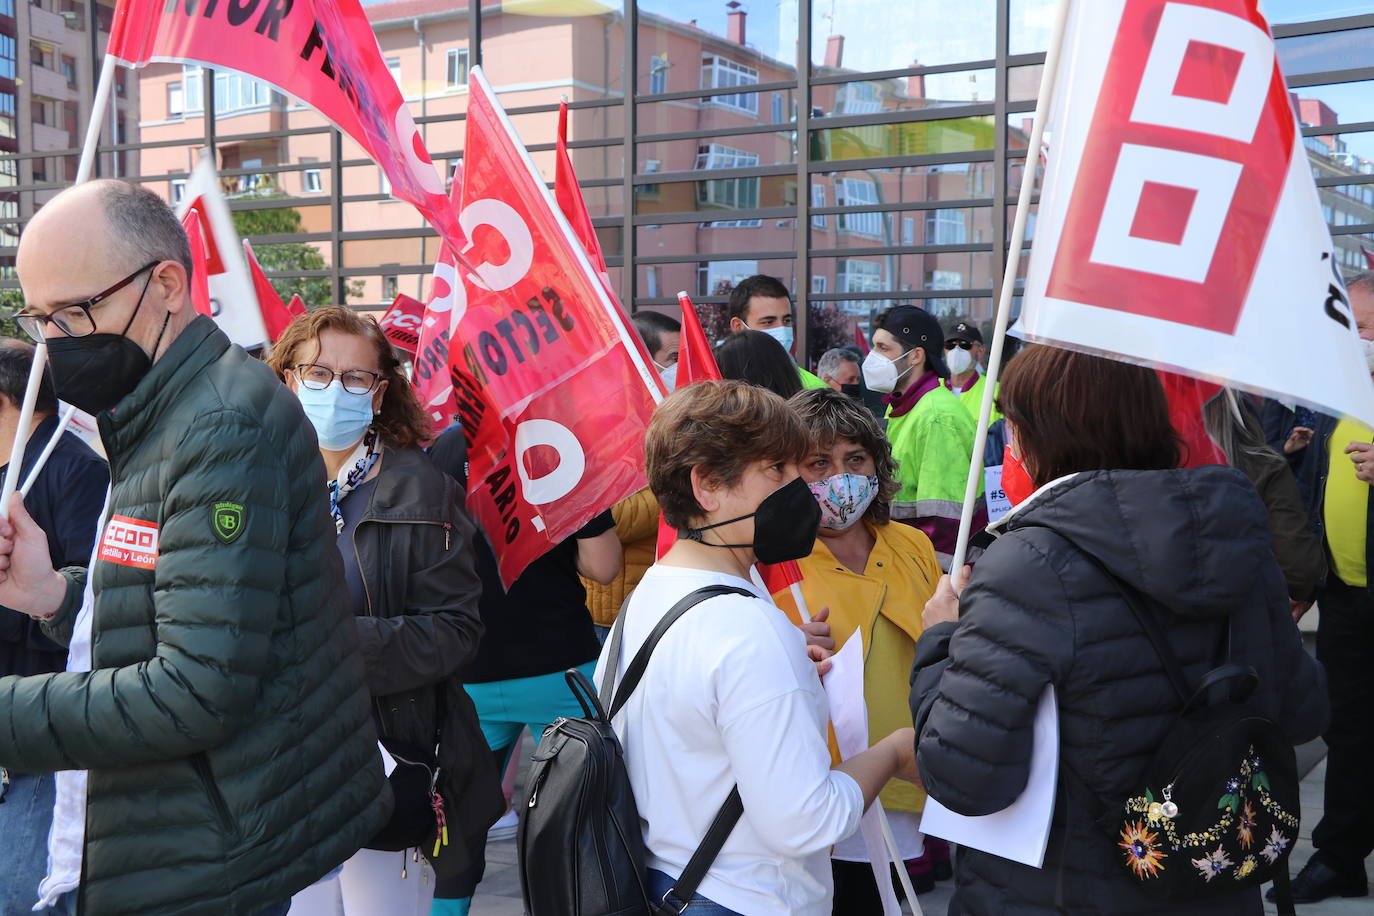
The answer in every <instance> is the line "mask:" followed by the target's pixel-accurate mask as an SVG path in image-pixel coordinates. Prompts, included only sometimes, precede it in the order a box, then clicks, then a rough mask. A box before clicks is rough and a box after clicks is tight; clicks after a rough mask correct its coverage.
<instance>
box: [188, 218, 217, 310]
mask: <svg viewBox="0 0 1374 916" xmlns="http://www.w3.org/2000/svg"><path fill="white" fill-rule="evenodd" d="M203 225H204V218H203V217H202V216H201V213H200V211H199V210H197V209H195V208H194V207H193V208H191V209H190V210H187V211H186V212H185V213H184V214H182V217H181V228H182V229H185V230H186V242H187V247H188V248H189V249H190V250H191V306H192V307H193V308H195V310H196V312H197V313H199V314H201V315H204V316H206V317H207V318H214V317H215V303H214V302H213V301H212V300H211V299H210V284H209V282H208V277H209V275H210V269H211V268H210V252H209V249H208V248H206V246H205V233H204V232H203V231H202V229H201V227H202V226H203Z"/></svg>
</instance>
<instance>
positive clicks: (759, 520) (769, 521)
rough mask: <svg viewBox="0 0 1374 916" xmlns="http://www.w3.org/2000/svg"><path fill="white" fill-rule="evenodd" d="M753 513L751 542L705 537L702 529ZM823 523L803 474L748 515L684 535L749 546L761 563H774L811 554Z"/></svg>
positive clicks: (702, 542)
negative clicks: (752, 537)
mask: <svg viewBox="0 0 1374 916" xmlns="http://www.w3.org/2000/svg"><path fill="white" fill-rule="evenodd" d="M750 516H752V517H753V519H754V543H752V544H712V543H710V542H709V541H706V540H704V539H703V538H702V536H701V533H702V532H703V531H710V530H711V529H712V528H719V527H721V526H722V525H732V524H734V523H735V522H739V521H743V520H744V519H746V518H749V517H750ZM820 525H821V507H820V504H818V503H817V502H816V497H814V496H812V495H811V490H810V488H808V487H807V486H806V481H804V480H802V479H801V478H800V477H798V478H796V479H795V480H793V481H792V482H791V483H787V484H783V485H782V486H780V487H778V488H777V489H776V490H774V491H773V492H772V493H769V494H768V496H767V497H765V498H764V500H763V502H761V503H759V507H758V508H757V509H755V510H754V511H753V512H751V513H749V515H741V516H739V517H738V518H732V519H727V520H726V521H723V522H716V523H715V524H714V525H706V526H705V527H702V528H688V529H687V530H686V531H685V532H684V533H683V535H682V536H683V537H685V538H687V539H688V540H689V541H696V542H697V543H698V544H705V545H706V546H707V547H736V548H750V549H752V550H753V551H754V556H756V557H758V558H759V562H760V563H767V564H768V565H770V566H771V565H772V564H774V563H786V562H787V561H788V560H800V559H801V558H802V557H805V556H809V555H810V554H811V548H812V547H813V546H815V543H816V531H817V530H818V529H819V528H820Z"/></svg>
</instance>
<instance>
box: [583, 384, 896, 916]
mask: <svg viewBox="0 0 1374 916" xmlns="http://www.w3.org/2000/svg"><path fill="white" fill-rule="evenodd" d="M807 448H808V436H807V434H806V431H805V429H804V428H803V427H802V425H801V422H800V420H799V419H798V418H797V415H796V414H795V413H794V412H793V411H792V410H791V409H790V408H789V407H788V406H787V404H786V403H785V402H784V401H783V400H782V399H781V398H779V397H778V396H777V395H775V394H773V393H772V392H769V391H765V390H763V389H761V388H755V387H753V386H750V385H746V384H743V383H741V382H735V381H719V382H703V383H700V384H697V385H692V386H690V387H688V388H684V389H681V390H679V391H677V392H675V393H673V394H672V395H670V396H669V397H668V398H667V399H666V400H665V401H664V402H663V403H662V404H661V405H660V406H659V407H658V409H657V410H656V411H655V412H654V416H653V420H652V421H651V422H650V424H649V430H648V435H647V437H646V440H645V463H646V467H647V470H648V476H649V486H650V488H651V489H652V490H653V493H654V496H655V497H656V498H657V499H658V503H659V506H660V507H661V508H662V510H663V517H664V521H665V522H667V523H668V524H669V525H671V526H672V527H673V528H675V529H677V531H678V536H679V539H678V540H677V541H676V543H674V545H673V546H672V548H671V549H670V550H669V551H668V552H667V553H666V554H665V555H664V556H663V557H662V558H661V559H660V560H659V561H658V562H657V563H655V564H654V565H653V566H652V567H651V568H650V569H649V571H648V572H647V573H645V575H644V578H643V579H642V580H641V581H640V585H639V588H637V589H636V590H635V592H634V594H633V595H632V596H631V598H630V601H629V603H628V605H627V606H626V608H625V610H624V611H623V612H622V615H621V620H622V621H623V622H622V623H621V624H620V626H621V627H623V631H622V632H621V633H619V634H612V639H615V638H616V636H617V635H619V636H620V637H621V638H622V639H623V646H622V649H621V652H620V656H619V658H620V665H619V669H618V670H617V671H616V672H614V676H615V678H616V679H617V680H618V679H619V677H620V676H621V675H623V673H624V667H625V666H626V665H628V663H629V660H630V659H631V658H633V657H634V655H635V652H636V651H637V650H638V649H639V647H640V646H641V645H642V644H643V643H644V641H645V639H646V637H647V636H648V634H649V633H650V631H652V630H653V628H654V627H655V625H656V624H657V623H658V622H659V620H660V619H662V618H663V617H664V615H665V614H666V613H667V612H668V610H669V609H670V608H672V607H673V605H674V604H676V603H677V602H678V601H679V600H680V599H682V598H684V597H685V596H687V595H689V594H691V593H692V592H694V591H696V590H697V589H699V588H701V587H703V586H710V585H726V586H732V587H734V588H738V589H742V590H744V591H745V592H747V593H748V597H745V596H743V595H735V594H727V595H721V596H717V597H714V598H710V599H709V600H706V601H704V602H702V603H701V604H698V605H697V606H695V607H693V608H692V609H691V610H689V611H688V612H687V613H686V615H685V616H684V617H683V618H682V619H681V620H680V621H678V623H677V624H676V625H675V626H673V627H671V628H670V629H668V630H667V632H666V634H665V635H664V637H663V639H662V641H661V642H660V643H659V644H658V647H657V649H656V650H655V651H654V653H653V658H652V659H651V661H650V662H649V665H648V668H647V670H646V672H645V674H644V677H643V680H642V681H641V682H640V683H639V686H638V688H637V689H636V690H635V691H634V693H633V694H631V695H630V698H629V701H628V702H627V703H626V704H625V706H624V707H623V709H622V710H621V712H620V713H618V714H617V715H616V718H615V721H614V723H613V724H614V726H615V730H616V733H617V734H618V735H619V737H620V740H621V741H622V743H623V745H624V749H625V761H626V765H627V768H628V770H629V776H630V784H631V786H632V787H633V789H634V794H635V799H636V801H637V803H638V805H639V814H640V820H641V822H642V826H643V832H644V843H645V849H646V856H647V864H648V866H649V890H650V891H651V893H652V894H653V895H654V896H655V898H656V899H658V898H661V897H662V896H663V895H664V894H665V893H667V892H668V891H669V890H670V889H671V888H672V887H673V885H674V883H675V882H676V880H677V878H678V877H679V876H680V875H681V874H682V870H683V868H684V867H685V866H686V864H687V861H688V859H690V857H691V855H692V853H693V852H694V851H695V850H696V848H697V846H698V845H699V844H700V843H701V841H702V838H703V837H704V836H705V835H706V830H707V827H708V826H709V825H710V823H711V821H712V819H713V818H714V817H715V815H716V812H717V811H718V810H719V809H720V806H721V804H722V803H723V802H724V801H725V799H726V797H727V795H728V794H729V793H730V789H731V787H732V786H735V785H738V787H739V792H740V796H741V798H742V800H743V803H744V814H743V817H742V818H741V819H740V820H739V822H738V823H737V824H736V825H735V827H734V829H733V831H732V832H731V834H730V836H729V838H728V839H727V840H726V842H725V845H724V847H723V848H722V849H721V851H720V854H719V855H718V856H717V857H716V859H715V861H714V862H713V863H712V864H711V867H710V869H709V871H708V872H707V874H706V877H705V879H704V880H703V881H702V882H701V885H700V887H699V888H698V893H697V894H696V896H695V898H694V899H693V900H691V901H686V900H684V901H681V902H682V903H689V902H690V903H691V905H692V912H701V913H725V914H729V913H748V914H750V916H758V914H779V916H782V914H795V916H822V914H829V912H830V893H831V876H830V864H829V851H830V847H831V846H832V845H834V844H835V843H836V842H838V841H839V840H841V839H843V838H844V837H846V836H848V835H849V834H850V833H852V832H853V831H854V830H855V828H856V827H857V826H858V821H859V816H860V814H861V813H862V812H863V810H864V808H866V807H867V806H868V805H869V803H871V802H872V800H873V798H874V797H875V796H876V795H877V793H878V791H879V790H880V789H881V788H882V787H883V786H884V785H886V784H887V782H888V780H890V779H891V778H892V777H894V776H901V777H903V778H906V779H909V780H913V781H914V780H915V778H916V774H915V771H914V768H913V766H912V747H911V742H912V739H913V734H912V732H911V731H910V730H909V729H901V730H898V731H896V732H894V733H893V734H891V735H889V736H887V737H885V738H882V739H881V740H879V741H878V742H877V743H876V745H875V746H874V747H872V748H870V749H869V750H868V751H866V752H864V753H863V754H860V755H857V756H855V757H854V758H852V759H850V760H849V761H847V762H845V763H843V764H840V765H839V766H837V767H833V768H832V766H831V760H830V753H829V750H828V749H827V746H826V728H827V722H828V720H829V715H828V711H827V709H828V708H827V704H826V699H825V694H824V692H823V691H822V689H821V685H820V680H819V679H818V678H817V676H816V669H815V666H814V665H813V661H812V659H811V658H809V657H808V656H809V655H813V656H816V657H819V656H820V655H821V654H822V653H820V651H819V650H818V649H814V648H813V649H812V650H810V651H808V649H807V647H806V640H805V637H804V636H803V634H802V632H801V631H800V630H799V629H798V628H797V627H795V626H793V625H792V624H791V623H790V622H789V621H788V620H787V618H786V617H785V616H784V615H783V614H780V613H778V609H777V607H775V606H774V604H773V603H772V601H770V600H769V599H768V595H767V593H766V592H765V591H764V590H763V589H762V588H761V587H760V586H758V585H756V584H755V583H754V582H753V581H752V579H751V576H750V570H751V568H752V567H753V565H754V563H755V562H757V561H760V560H762V561H765V562H778V561H781V560H786V559H797V558H799V557H801V556H804V555H805V554H806V553H807V552H809V551H810V549H811V544H812V541H813V540H814V539H815V534H816V525H817V520H818V516H819V512H818V510H817V506H816V503H815V500H814V499H813V498H812V497H811V494H810V492H809V491H808V490H807V488H806V484H805V483H804V482H803V481H802V480H801V479H800V477H799V476H798V474H797V461H798V460H799V459H800V458H801V457H802V455H803V454H804V453H805V451H806V450H807ZM613 645H614V643H612V642H609V641H608V644H607V649H606V651H605V652H603V654H602V660H601V665H600V668H601V669H604V668H605V665H606V664H607V658H608V656H609V653H610V651H611V647H612V646H613ZM603 673H604V670H599V671H598V672H597V678H598V683H599V679H600V677H601V676H602V674H603Z"/></svg>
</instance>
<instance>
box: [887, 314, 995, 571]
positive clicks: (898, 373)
mask: <svg viewBox="0 0 1374 916" xmlns="http://www.w3.org/2000/svg"><path fill="white" fill-rule="evenodd" d="M873 327H874V329H875V330H874V331H873V351H872V352H871V353H869V354H868V356H867V357H865V359H864V365H863V375H864V384H866V385H867V386H868V387H869V389H870V390H872V391H879V392H888V394H887V396H886V397H885V398H883V402H884V403H885V404H887V417H888V423H887V437H888V439H889V440H891V442H892V457H893V458H895V459H896V460H897V480H898V482H899V483H900V484H901V485H902V488H901V490H899V491H898V492H897V495H896V497H894V499H893V501H892V517H893V518H894V519H896V520H898V521H901V522H905V523H906V524H908V525H913V526H915V527H917V528H920V529H921V530H922V531H924V532H925V533H926V534H927V535H928V536H929V537H930V540H931V543H932V544H934V545H935V555H936V557H937V558H938V559H939V561H940V566H941V568H943V569H945V570H948V568H949V563H950V560H951V559H952V558H953V554H954V542H955V539H956V537H957V535H958V532H959V516H960V515H961V514H962V511H963V503H964V485H965V481H966V480H967V479H968V466H969V459H970V456H971V455H972V454H973V436H974V423H973V420H971V419H969V415H968V412H967V411H966V410H964V409H963V407H961V406H960V405H959V399H958V398H957V397H955V396H954V393H953V392H951V391H950V390H949V389H948V388H945V387H944V386H943V385H942V384H940V382H941V379H945V378H948V377H949V368H948V367H947V366H946V365H945V360H944V348H945V340H944V333H943V332H942V331H941V330H940V323H939V322H938V321H936V320H935V318H934V317H932V316H931V314H930V313H929V312H927V311H925V310H924V309H920V308H917V307H916V306H913V305H898V306H894V307H893V308H890V309H887V310H886V311H883V312H881V313H879V315H878V317H877V318H876V319H875V320H874V322H873ZM977 499H978V505H977V507H976V510H975V514H974V530H975V531H976V530H978V529H979V528H981V527H983V526H984V525H986V523H987V510H986V508H985V507H984V505H983V498H982V484H981V483H980V484H979V488H978V495H977Z"/></svg>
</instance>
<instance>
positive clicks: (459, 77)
mask: <svg viewBox="0 0 1374 916" xmlns="http://www.w3.org/2000/svg"><path fill="white" fill-rule="evenodd" d="M445 72H446V76H445V79H446V81H447V82H448V88H450V89H462V88H464V87H465V86H467V84H468V49H467V48H455V49H454V50H452V51H449V52H448V66H447V69H446V71H445Z"/></svg>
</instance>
